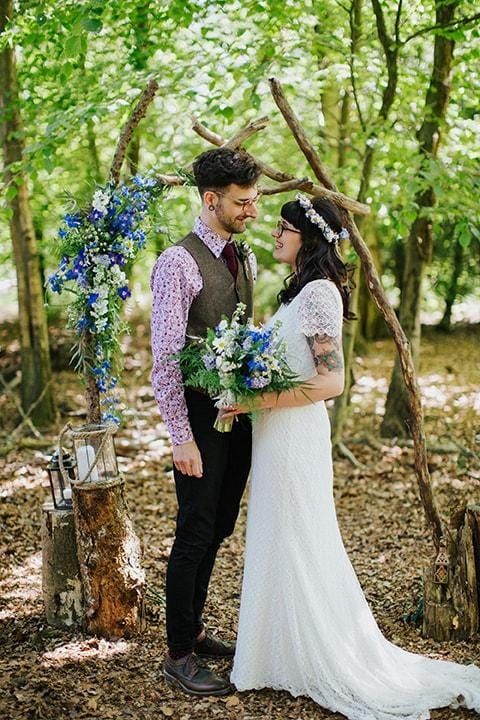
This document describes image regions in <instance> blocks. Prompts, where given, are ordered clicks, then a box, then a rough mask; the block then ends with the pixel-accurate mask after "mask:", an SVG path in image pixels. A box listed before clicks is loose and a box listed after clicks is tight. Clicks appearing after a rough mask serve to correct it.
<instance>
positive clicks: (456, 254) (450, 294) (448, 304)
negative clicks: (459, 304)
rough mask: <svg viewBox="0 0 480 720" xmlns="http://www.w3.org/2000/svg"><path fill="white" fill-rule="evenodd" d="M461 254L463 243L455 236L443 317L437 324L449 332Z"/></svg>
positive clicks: (460, 267) (461, 267)
mask: <svg viewBox="0 0 480 720" xmlns="http://www.w3.org/2000/svg"><path fill="white" fill-rule="evenodd" d="M463 255H464V249H463V245H462V243H461V242H460V241H459V240H458V238H457V239H456V240H455V246H454V248H453V267H452V275H451V277H450V284H449V286H448V288H447V292H446V295H445V310H444V312H443V317H442V319H441V320H440V322H439V324H438V327H439V329H440V330H444V331H445V332H450V330H451V326H452V308H453V305H454V303H455V300H456V297H457V288H458V278H459V277H460V275H461V272H462V270H463Z"/></svg>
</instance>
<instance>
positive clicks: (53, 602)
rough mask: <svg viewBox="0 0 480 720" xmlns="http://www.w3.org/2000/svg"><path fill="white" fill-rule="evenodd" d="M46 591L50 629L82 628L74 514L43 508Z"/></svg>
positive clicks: (44, 596) (44, 578)
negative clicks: (51, 626)
mask: <svg viewBox="0 0 480 720" xmlns="http://www.w3.org/2000/svg"><path fill="white" fill-rule="evenodd" d="M42 591H43V602H44V604H45V614H46V616H47V622H48V624H49V625H54V626H55V627H59V628H72V629H74V628H81V627H82V626H83V622H84V605H83V592H82V581H81V577H80V567H79V564H78V558H77V544H76V540H75V524H74V519H73V511H72V510H57V509H55V508H54V506H53V503H51V502H49V503H45V505H44V506H43V508H42Z"/></svg>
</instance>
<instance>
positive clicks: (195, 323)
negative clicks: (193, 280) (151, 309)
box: [177, 233, 253, 340]
mask: <svg viewBox="0 0 480 720" xmlns="http://www.w3.org/2000/svg"><path fill="white" fill-rule="evenodd" d="M177 245H180V246H181V247H184V248H185V250H187V251H188V252H189V253H190V255H191V256H192V257H193V259H194V260H195V262H196V263H197V265H198V268H199V270H200V274H201V276H202V281H203V287H202V289H201V290H200V292H199V294H198V295H197V297H196V298H195V299H194V301H193V303H192V305H191V307H190V311H189V313H188V324H187V336H190V337H205V335H206V332H207V328H209V327H210V328H213V327H215V326H216V325H218V323H219V322H220V320H221V319H222V315H227V317H231V316H232V315H233V312H234V310H235V308H236V306H237V303H239V302H243V303H245V305H246V306H247V309H246V310H245V314H244V315H243V317H242V320H244V321H246V320H247V318H249V317H252V314H253V277H252V268H251V266H250V263H249V260H248V257H245V253H240V254H239V255H240V256H239V257H238V273H237V279H236V281H235V280H234V278H233V276H232V274H231V272H230V270H229V269H228V268H227V266H226V264H225V262H224V260H223V258H222V257H221V256H220V257H218V258H217V257H215V255H214V254H213V253H212V252H211V251H210V250H209V249H208V247H207V246H206V245H205V243H203V242H202V241H201V240H200V238H199V237H198V236H197V235H195V233H189V234H188V235H187V236H186V237H184V238H183V240H180V241H179V242H178V243H177ZM187 340H188V338H187Z"/></svg>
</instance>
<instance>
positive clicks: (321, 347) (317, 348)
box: [307, 334, 343, 372]
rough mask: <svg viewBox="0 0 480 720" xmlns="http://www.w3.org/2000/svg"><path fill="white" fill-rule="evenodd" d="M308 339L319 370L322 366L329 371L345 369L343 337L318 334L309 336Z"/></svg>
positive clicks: (318, 370)
mask: <svg viewBox="0 0 480 720" xmlns="http://www.w3.org/2000/svg"><path fill="white" fill-rule="evenodd" d="M307 340H308V344H309V347H310V350H311V351H312V355H313V362H314V363H315V367H316V368H317V372H320V371H321V369H322V368H325V369H326V370H327V371H328V372H335V371H339V370H343V353H342V347H341V344H340V343H341V338H332V337H329V336H328V335H318V334H317V335H313V336H312V337H307Z"/></svg>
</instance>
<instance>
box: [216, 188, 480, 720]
mask: <svg viewBox="0 0 480 720" xmlns="http://www.w3.org/2000/svg"><path fill="white" fill-rule="evenodd" d="M272 234H273V236H274V237H275V241H276V242H275V251H274V257H275V259H276V260H278V261H279V262H284V263H287V264H289V265H291V267H292V269H293V273H292V275H291V276H290V277H289V278H288V279H287V280H288V283H287V284H286V286H285V288H284V289H283V290H282V291H281V292H280V294H279V300H280V301H281V305H280V308H279V310H278V312H277V313H276V314H275V316H274V318H273V319H272V320H274V321H277V320H280V321H281V330H280V332H281V335H282V336H283V337H284V339H285V341H286V343H287V350H288V362H289V364H290V367H291V368H292V369H293V370H295V371H296V372H297V373H298V375H299V376H300V377H301V378H302V379H303V380H305V381H307V382H306V386H307V387H306V388H304V389H294V390H288V391H285V392H282V393H280V394H276V393H265V394H264V395H263V396H262V399H261V400H260V401H259V403H258V405H257V409H258V410H260V412H258V413H257V414H256V415H257V417H256V420H255V424H254V448H253V462H252V485H251V491H250V500H249V510H248V522H247V538H246V555H245V571H244V579H243V589H242V599H241V605H240V619H239V630H238V640H237V649H236V654H235V659H234V666H233V672H232V675H231V680H232V682H233V683H234V685H235V686H236V687H237V689H238V690H250V689H254V688H257V689H260V688H265V687H270V688H275V689H278V690H288V691H289V692H290V693H291V694H292V695H294V696H295V697H296V696H298V695H306V696H309V697H310V698H312V699H313V700H314V701H316V702H317V703H318V704H319V705H321V706H323V707H325V708H328V709H330V710H332V711H335V712H341V713H343V714H344V715H346V716H347V717H348V718H350V720H399V719H400V718H401V719H403V720H425V719H426V718H429V717H430V714H429V710H430V709H433V708H439V707H445V706H450V707H466V708H470V709H474V710H476V711H477V712H480V669H479V668H478V667H476V666H474V665H468V666H464V665H458V664H455V663H452V662H446V661H441V660H431V659H429V658H426V657H422V656H420V655H415V654H413V653H410V652H406V651H405V650H402V649H401V648H399V647H397V646H395V645H393V644H392V643H390V642H389V641H388V640H386V639H385V638H384V637H383V635H382V634H381V632H380V630H379V628H378V626H377V624H376V622H375V619H374V617H373V615H372V613H371V611H370V608H369V606H368V604H367V601H366V599H365V597H364V595H363V592H362V589H361V587H360V585H359V583H358V580H357V577H356V575H355V572H354V570H353V568H352V565H351V564H350V561H349V559H348V556H347V554H346V552H345V548H344V546H343V542H342V538H341V535H340V532H339V528H338V524H337V519H336V513H335V505H334V499H333V490H332V484H333V474H332V459H331V444H330V426H329V420H328V416H327V411H326V408H325V402H324V401H325V400H327V399H328V398H332V397H334V396H336V395H339V394H340V393H341V392H342V390H343V357H342V342H341V332H342V318H350V317H351V316H350V314H349V311H348V291H347V267H346V266H345V264H344V263H343V262H342V260H341V257H340V255H339V252H338V243H339V241H340V240H341V239H343V238H344V237H348V233H347V231H346V230H345V229H342V227H341V223H340V220H339V217H338V214H337V211H336V209H335V207H334V206H333V205H332V204H331V203H330V202H329V201H327V200H323V199H318V198H317V199H314V200H313V202H311V201H310V200H309V199H307V198H306V197H303V196H302V195H297V199H296V200H295V201H293V202H288V203H286V204H285V205H284V206H283V207H282V209H281V219H280V221H279V223H278V225H277V227H276V230H275V231H274V232H273V233H272ZM241 412H247V408H246V407H242V406H239V405H237V406H233V407H232V408H231V410H230V416H234V415H236V414H238V413H241Z"/></svg>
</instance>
